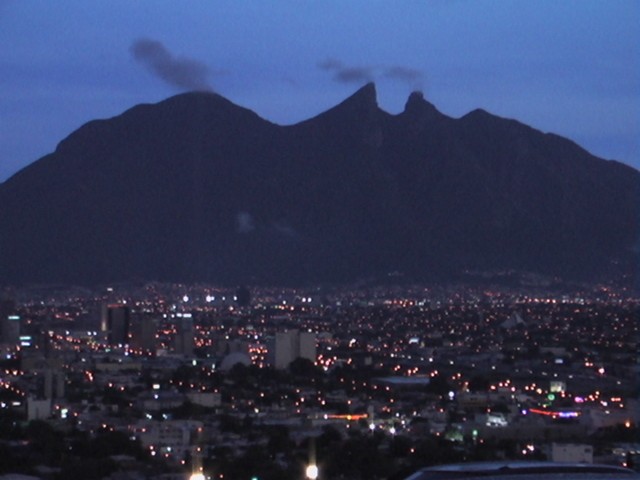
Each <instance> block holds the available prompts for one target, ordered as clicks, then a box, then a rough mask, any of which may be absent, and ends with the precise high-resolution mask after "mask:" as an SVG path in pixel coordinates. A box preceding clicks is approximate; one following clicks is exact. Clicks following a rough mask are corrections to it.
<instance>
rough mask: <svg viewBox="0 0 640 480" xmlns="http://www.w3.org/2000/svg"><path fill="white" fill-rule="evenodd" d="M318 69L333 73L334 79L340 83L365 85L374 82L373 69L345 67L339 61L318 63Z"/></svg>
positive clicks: (329, 60)
mask: <svg viewBox="0 0 640 480" xmlns="http://www.w3.org/2000/svg"><path fill="white" fill-rule="evenodd" d="M318 67H319V68H321V69H322V70H325V71H328V72H332V73H333V79H334V80H336V81H338V82H340V83H365V82H370V81H372V80H373V77H374V75H373V71H374V69H373V68H372V67H366V66H365V67H350V66H345V65H344V64H343V63H342V62H340V61H339V60H336V59H334V58H328V59H327V60H325V61H323V62H320V63H318Z"/></svg>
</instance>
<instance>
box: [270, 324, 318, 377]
mask: <svg viewBox="0 0 640 480" xmlns="http://www.w3.org/2000/svg"><path fill="white" fill-rule="evenodd" d="M273 350H274V351H273V357H272V358H273V365H274V366H275V368H277V369H285V368H288V367H289V365H290V364H291V362H293V361H294V360H296V359H297V358H306V359H307V360H310V361H312V362H315V361H316V334H315V333H311V332H300V331H299V330H288V331H286V332H277V333H276V338H275V345H274V348H273Z"/></svg>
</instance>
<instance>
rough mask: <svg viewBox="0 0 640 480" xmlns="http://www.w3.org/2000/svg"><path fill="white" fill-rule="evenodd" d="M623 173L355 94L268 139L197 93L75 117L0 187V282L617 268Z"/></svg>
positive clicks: (528, 134) (470, 121)
mask: <svg viewBox="0 0 640 480" xmlns="http://www.w3.org/2000/svg"><path fill="white" fill-rule="evenodd" d="M639 187H640V174H639V173H638V172H637V171H635V170H633V169H631V168H629V167H626V166H624V165H622V164H619V163H617V162H609V161H604V160H602V159H598V158H596V157H593V156H592V155H590V154H589V153H588V152H586V151H585V150H583V149H582V148H580V147H579V146H577V145H576V144H574V143H573V142H571V141H569V140H566V139H563V138H561V137H558V136H555V135H550V134H543V133H541V132H539V131H537V130H534V129H532V128H530V127H527V126H526V125H523V124H520V123H518V122H516V121H513V120H507V119H503V118H499V117H495V116H493V115H490V114H488V113H486V112H484V111H481V110H476V111H474V112H471V113H469V114H468V115H466V116H464V117H462V118H460V119H453V118H450V117H447V116H446V115H443V114H441V113H440V112H438V111H437V109H436V108H435V107H434V106H433V105H431V104H430V103H428V102H426V101H425V100H424V99H423V98H422V96H421V95H420V94H417V93H414V94H412V95H411V96H410V97H409V100H408V101H407V105H406V108H405V111H404V112H402V113H401V114H399V115H395V116H394V115H390V114H388V113H386V112H384V111H382V110H380V109H379V108H378V106H377V103H376V92H375V87H374V86H373V85H372V84H370V85H367V86H365V87H363V88H362V89H361V90H359V91H358V92H356V93H355V94H354V95H353V96H351V97H350V98H348V99H346V100H345V101H344V102H342V103H341V104H339V105H338V106H336V107H334V108H332V109H330V110H329V111H327V112H324V113H323V114H320V115H318V116H317V117H315V118H312V119H310V120H307V121H305V122H302V123H300V124H297V125H293V126H287V127H282V126H278V125H275V124H272V123H269V122H267V121H265V120H263V119H261V118H260V117H258V116H257V115H255V114H254V113H253V112H251V111H249V110H246V109H244V108H241V107H238V106H236V105H234V104H233V103H231V102H229V101H228V100H226V99H224V98H222V97H220V96H218V95H215V94H208V93H189V94H183V95H178V96H176V97H172V98H170V99H167V100H165V101H163V102H160V103H158V104H156V105H140V106H137V107H134V108H132V109H130V110H128V111H126V112H125V113H123V114H122V115H120V116H118V117H115V118H112V119H109V120H99V121H93V122H89V123H88V124H86V125H84V126H83V127H81V128H80V129H78V130H77V131H76V132H74V133H73V134H71V135H70V136H69V137H68V138H67V139H65V140H63V141H62V142H61V143H60V145H59V146H58V148H57V149H56V151H55V152H54V153H52V154H50V155H48V156H46V157H44V158H42V159H41V160H39V161H37V162H35V163H34V164H32V165H30V166H29V167H27V168H25V169H24V170H23V171H21V172H19V173H18V174H16V175H15V176H13V177H12V178H11V179H9V180H8V181H7V182H5V183H4V184H2V185H0V202H1V205H2V209H1V211H0V235H1V236H0V275H1V278H2V279H3V280H4V281H5V282H73V283H94V282H107V281H113V280H120V279H128V278H142V279H157V280H172V281H194V280H207V281H214V282H260V283H274V284H275V283H279V284H283V283H287V284H293V283H309V282H318V281H349V280H354V279H357V278H361V277H371V276H373V277H380V276H384V275H386V274H387V273H389V272H392V271H400V272H403V273H405V274H407V275H408V276H409V277H410V278H413V279H416V280H424V279H437V278H447V277H449V276H451V275H455V274H457V273H458V272H460V271H462V270H464V269H485V270H496V269H516V270H527V271H534V272H539V273H542V274H547V275H560V276H563V277H565V278H575V279H603V278H606V277H608V276H610V275H617V274H620V273H623V272H631V271H633V269H634V268H635V267H634V265H635V263H634V262H635V261H636V258H637V251H634V250H633V247H634V245H637V239H638V223H639V215H638V214H639V212H638V206H639V204H640V203H639V202H638V200H639V197H638V190H639Z"/></svg>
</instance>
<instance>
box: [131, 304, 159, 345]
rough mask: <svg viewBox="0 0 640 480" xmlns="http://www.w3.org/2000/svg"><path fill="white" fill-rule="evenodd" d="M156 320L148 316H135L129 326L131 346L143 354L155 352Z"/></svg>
mask: <svg viewBox="0 0 640 480" xmlns="http://www.w3.org/2000/svg"><path fill="white" fill-rule="evenodd" d="M156 329H157V321H156V319H155V318H154V317H153V316H151V315H148V314H140V315H137V316H135V318H134V321H133V322H132V325H131V346H132V347H134V348H135V349H137V350H141V351H143V352H150V353H155V352H156V333H157V332H156Z"/></svg>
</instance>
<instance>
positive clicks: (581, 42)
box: [0, 0, 640, 181]
mask: <svg viewBox="0 0 640 480" xmlns="http://www.w3.org/2000/svg"><path fill="white" fill-rule="evenodd" d="M638 19H640V2H638V1H636V0H628V1H627V0H607V1H605V0H600V1H592V0H579V1H559V0H536V1H530V0H422V1H417V0H414V1H404V2H391V1H384V2H383V1H375V0H366V1H365V0H362V1H356V0H351V1H349V0H342V1H338V0H323V1H313V2H312V1H302V0H301V1H285V0H279V1H274V2H263V1H258V0H255V1H239V0H233V1H225V0H217V1H197V0H194V1H190V2H177V1H164V0H140V1H135V2H132V1H130V0H109V1H101V0H92V1H86V0H77V1H75V0H74V1H71V0H57V1H50V0H0V125H1V126H2V128H0V181H3V180H5V179H6V178H8V177H9V176H10V175H12V174H13V173H15V172H16V171H18V170H19V169H21V168H23V167H24V166H26V165H28V164H29V163H32V162H34V161H36V160H37V159H38V158H40V157H42V156H43V155H45V154H47V153H49V152H51V151H53V150H54V149H55V147H56V145H57V143H58V142H59V141H60V140H62V139H63V138H64V137H66V136H67V135H69V134H70V133H71V132H72V131H73V130H75V129H76V128H78V127H79V126H81V125H82V124H83V123H85V122H87V121H89V120H92V119H95V118H108V117H111V116H114V115H117V114H119V113H121V112H122V111H124V110H126V109H127V108H129V107H131V106H133V105H135V104H138V103H152V102H157V101H160V100H162V99H164V98H166V97H168V96H171V95H173V94H176V93H179V92H181V91H184V90H186V89H189V87H190V86H191V85H196V86H197V85H201V84H202V82H205V83H206V84H207V85H208V86H209V87H210V88H211V89H213V90H214V91H216V92H217V93H220V94H221V95H223V96H225V97H226V98H228V99H230V100H231V101H233V102H235V103H237V104H239V105H242V106H245V107H247V108H250V109H252V110H254V111H256V112H257V113H258V114H260V115H261V116H263V117H264V118H266V119H268V120H271V121H274V122H276V123H281V124H290V123H295V122H298V121H301V120H304V119H306V118H309V117H312V116H314V115H317V114H318V113H320V112H322V111H324V110H326V109H328V108H330V107H332V106H334V105H335V104H337V103H338V102H340V101H341V100H343V99H344V98H346V97H347V96H348V95H350V94H351V93H353V92H354V91H355V90H356V89H357V88H358V87H360V86H361V85H363V84H364V83H366V82H367V81H370V80H373V81H375V82H376V85H377V91H378V103H379V105H380V106H381V108H383V109H385V110H387V111H388V112H391V113H398V112H400V111H401V110H402V109H403V106H404V103H405V101H406V98H407V96H408V95H409V93H410V92H411V91H413V90H416V89H420V90H422V91H423V92H424V94H425V97H426V99H427V100H429V101H431V102H432V103H433V104H435V105H436V107H437V108H438V109H439V110H440V111H442V112H443V113H445V114H448V115H451V116H455V117H458V116H461V115H464V114H465V113H467V112H469V111H471V110H473V109H475V108H484V109H485V110H488V111H490V112H492V113H494V114H497V115H500V116H504V117H509V118H516V119H518V120H520V121H522V122H524V123H527V124H529V125H531V126H533V127H535V128H538V129H540V130H543V131H546V132H554V133H558V134H560V135H563V136H566V137H569V138H571V139H572V140H574V141H576V142H577V143H579V144H580V145H582V146H583V147H585V148H586V149H587V150H589V151H591V152H592V153H594V154H596V155H598V156H601V157H603V158H607V159H616V160H620V161H622V162H624V163H627V164H629V165H632V166H634V167H635V168H637V169H640V21H639V20H638ZM136 52H137V53H136ZM185 75H186V78H185ZM194 76H195V77H197V78H196V81H195V83H194V82H192V80H194V79H193V77H194ZM190 82H191V83H190ZM198 82H199V83H198Z"/></svg>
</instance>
